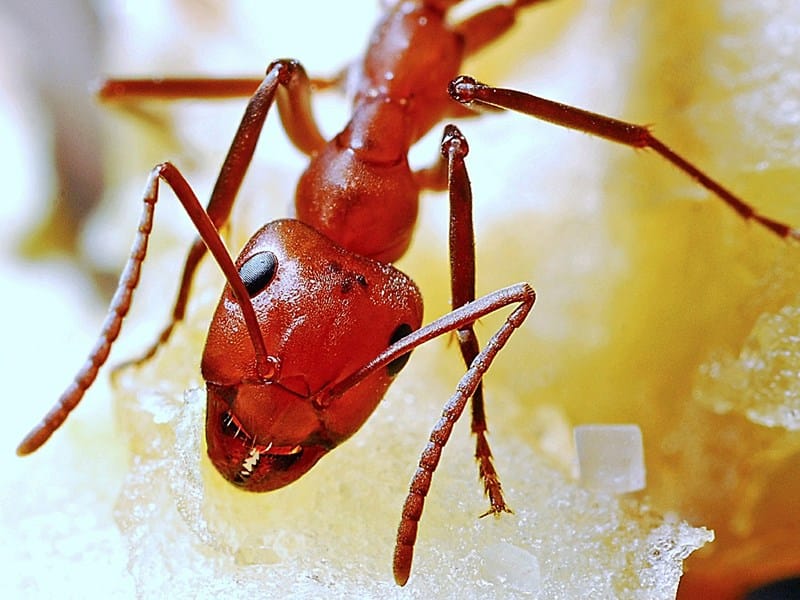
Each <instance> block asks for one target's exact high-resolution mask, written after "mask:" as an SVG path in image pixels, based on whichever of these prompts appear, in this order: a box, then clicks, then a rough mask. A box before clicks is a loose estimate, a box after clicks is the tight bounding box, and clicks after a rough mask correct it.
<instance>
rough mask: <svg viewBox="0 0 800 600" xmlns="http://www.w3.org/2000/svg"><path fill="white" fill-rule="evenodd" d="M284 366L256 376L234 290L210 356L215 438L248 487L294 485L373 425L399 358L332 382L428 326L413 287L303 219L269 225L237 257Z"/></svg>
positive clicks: (225, 463)
mask: <svg viewBox="0 0 800 600" xmlns="http://www.w3.org/2000/svg"><path fill="white" fill-rule="evenodd" d="M236 266H237V269H239V272H240V275H241V276H242V279H243V281H244V282H245V287H246V288H247V290H248V293H249V294H250V295H251V300H252V303H253V307H254V309H255V312H256V315H257V317H258V322H259V327H260V330H261V331H260V332H261V335H262V336H263V338H264V342H265V345H266V347H267V350H268V352H269V354H270V355H271V357H272V360H273V361H274V365H275V373H274V375H273V376H272V377H270V379H269V380H264V378H262V377H259V373H258V372H257V369H256V364H255V353H254V351H253V348H252V343H251V342H250V339H249V335H248V332H247V329H246V327H245V324H244V322H243V320H242V316H241V310H240V308H239V305H238V303H237V302H236V300H235V298H234V297H233V295H232V293H231V291H230V289H229V287H227V286H226V288H225V291H224V292H223V295H222V298H221V299H220V302H219V305H218V306H217V310H216V313H215V314H214V318H213V320H212V322H211V326H210V328H209V332H208V338H207V341H206V347H205V350H204V352H203V360H202V372H203V377H204V379H205V380H206V384H207V385H206V387H207V392H208V407H207V412H206V440H207V443H208V454H209V457H210V458H211V461H212V462H213V463H214V466H215V467H216V468H217V470H219V472H220V473H221V474H222V475H223V476H224V477H225V478H226V479H228V480H229V481H231V482H232V483H234V484H236V485H238V486H240V487H242V488H244V489H248V490H251V491H267V490H272V489H277V488H280V487H283V486H284V485H287V484H289V483H291V482H292V481H294V480H295V479H297V478H298V477H300V476H301V475H303V474H304V473H305V472H306V471H308V470H309V469H310V468H311V467H312V466H314V464H315V463H316V462H317V461H318V460H319V459H320V458H321V457H322V456H323V455H324V454H325V453H326V452H328V451H329V450H331V449H332V448H334V447H335V446H337V445H338V444H340V443H341V442H342V441H344V440H345V439H347V438H348V437H350V436H351V435H352V434H353V433H355V432H356V431H357V430H358V429H359V428H360V427H361V425H362V424H363V423H364V421H366V419H367V418H368V417H369V415H370V414H371V413H372V411H373V410H374V409H375V406H377V404H378V402H379V401H380V399H381V398H382V397H383V395H384V393H385V392H386V390H387V388H388V387H389V385H390V383H391V381H392V379H393V377H394V375H395V374H396V372H397V371H399V367H400V366H402V365H401V364H400V363H401V362H402V361H401V360H400V359H398V360H397V361H395V362H394V363H391V364H389V365H387V367H385V368H382V369H379V370H378V371H376V372H374V373H372V374H371V375H370V376H369V377H367V378H366V379H364V380H362V381H360V382H359V383H357V384H356V385H354V386H353V387H352V388H350V389H348V390H346V391H345V392H344V393H343V394H342V395H340V396H338V397H335V398H330V397H328V396H326V394H325V390H327V389H329V388H330V387H332V386H333V385H335V384H336V383H338V382H339V381H342V380H344V379H345V378H346V377H347V376H348V375H350V374H352V373H354V372H355V371H357V370H358V369H359V368H360V367H361V366H363V365H365V364H366V363H368V362H369V361H370V360H372V359H373V358H375V357H376V356H377V355H378V354H380V352H382V351H383V350H385V349H386V348H387V347H388V346H389V345H390V344H391V343H393V342H394V341H396V340H397V339H398V335H399V336H400V337H402V335H407V333H409V332H410V331H413V330H414V329H417V328H418V327H419V326H420V324H421V321H422V299H421V297H420V294H419V291H418V290H417V287H416V286H415V285H414V283H413V282H412V281H411V280H410V279H409V278H408V277H407V276H406V275H404V274H403V273H401V272H400V271H398V270H397V269H395V268H394V267H392V266H390V265H386V264H382V263H380V262H377V261H374V260H371V259H368V258H364V257H361V256H358V255H354V254H351V253H350V252H348V251H346V250H344V249H343V248H341V247H339V246H337V245H336V244H334V243H333V242H331V241H330V240H329V239H328V238H326V237H325V236H323V235H321V234H319V233H318V232H316V231H315V230H314V229H312V228H310V227H308V226H307V225H304V224H303V223H301V222H299V221H294V220H282V221H275V222H273V223H269V224H267V225H265V226H264V227H263V228H262V229H261V230H259V231H258V232H257V233H256V234H255V235H254V236H253V238H252V239H251V240H250V241H249V242H248V244H247V245H246V246H245V248H244V250H243V251H242V253H241V255H240V256H239V258H238V259H237V261H236Z"/></svg>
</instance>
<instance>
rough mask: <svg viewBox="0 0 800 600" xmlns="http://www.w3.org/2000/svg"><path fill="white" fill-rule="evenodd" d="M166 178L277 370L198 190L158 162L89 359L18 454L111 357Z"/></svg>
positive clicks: (266, 374)
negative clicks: (197, 194) (135, 230)
mask: <svg viewBox="0 0 800 600" xmlns="http://www.w3.org/2000/svg"><path fill="white" fill-rule="evenodd" d="M159 179H163V180H164V181H165V182H166V183H167V184H168V185H169V186H170V187H171V188H172V190H173V192H175V195H176V196H177V198H178V200H179V201H180V202H181V204H182V205H183V207H184V208H185V209H186V212H187V214H188V215H189V218H191V220H192V222H193V223H194V225H195V227H196V228H197V231H198V233H199V235H200V237H201V239H202V241H203V243H205V244H207V245H208V248H209V249H210V250H211V253H212V254H213V255H214V258H215V260H216V261H217V264H218V265H219V266H220V268H221V269H222V271H223V273H224V274H225V278H226V280H227V282H228V284H229V285H230V286H231V288H232V289H233V291H234V294H235V295H236V298H237V300H238V301H239V305H240V307H241V309H242V314H243V317H244V319H245V321H246V322H247V327H248V331H249V333H250V338H251V341H252V343H253V348H254V352H255V355H256V361H257V363H258V369H259V373H260V374H261V376H262V377H263V378H264V379H266V380H268V379H270V378H271V377H272V376H273V375H274V359H272V358H270V357H269V355H268V354H267V351H266V348H265V347H264V340H263V338H262V337H261V333H260V330H259V328H258V320H257V318H256V315H255V311H254V310H253V305H252V304H251V302H250V297H249V295H248V293H247V290H246V289H245V286H244V283H243V282H242V280H241V277H240V276H239V272H238V271H237V269H236V267H235V266H234V264H233V260H232V259H231V257H230V254H228V251H227V249H226V248H225V244H224V243H223V241H222V238H221V237H220V236H219V231H218V228H217V226H216V225H215V224H214V223H213V222H212V220H211V219H210V218H209V215H208V214H207V213H206V211H205V210H204V209H203V207H202V206H201V205H200V202H199V201H198V200H197V197H196V196H195V194H194V192H193V191H192V189H191V187H190V186H189V184H188V183H187V182H186V180H185V179H184V177H183V176H182V175H181V173H180V172H179V171H178V170H177V169H176V168H175V167H174V166H173V165H172V164H170V163H162V164H160V165H158V166H156V167H155V168H154V169H153V170H152V171H151V172H150V177H149V178H148V180H147V185H146V186H145V191H144V194H143V198H142V202H143V204H144V206H143V208H142V216H141V218H140V219H139V226H138V228H137V232H136V237H135V238H134V241H133V246H132V247H131V252H130V256H129V257H128V261H127V263H126V264H125V268H124V270H123V271H122V274H121V275H120V279H119V283H118V284H117V290H116V292H115V293H114V297H113V298H112V300H111V304H110V305H109V307H108V314H107V316H106V319H105V322H104V323H103V326H102V328H101V331H100V335H99V337H98V339H97V343H96V344H95V346H94V348H93V349H92V351H91V353H90V354H89V357H88V359H87V360H86V362H85V363H84V364H83V366H82V367H81V368H80V370H79V371H78V373H77V374H76V375H75V378H74V379H73V381H72V383H71V384H70V385H69V387H68V388H67V389H66V390H65V391H64V393H63V394H62V395H61V397H60V398H59V399H58V401H57V402H56V404H55V405H54V406H53V408H52V409H51V410H50V412H48V413H47V415H45V417H44V418H43V419H42V420H41V421H40V422H39V423H38V424H37V425H36V426H35V427H34V428H33V429H32V430H31V432H30V433H29V434H28V435H27V436H25V439H23V440H22V442H21V443H20V445H19V446H18V447H17V454H18V455H20V456H23V455H26V454H30V453H31V452H34V451H35V450H36V449H38V448H39V447H40V446H41V445H42V444H44V443H45V442H46V441H47V440H48V438H49V437H50V436H51V435H52V434H53V433H54V432H55V431H56V430H57V429H58V428H59V427H60V426H61V425H62V424H63V423H64V421H65V420H66V418H67V417H68V416H69V413H70V412H72V410H73V409H74V408H75V407H76V406H77V405H78V403H79V402H80V401H81V399H82V398H83V396H84V394H85V393H86V390H88V389H89V387H91V385H92V383H94V380H95V379H96V378H97V374H98V372H99V370H100V367H102V366H103V364H105V362H106V360H107V359H108V355H109V352H110V351H111V346H112V345H113V344H114V341H115V340H116V339H117V337H118V336H119V332H120V329H121V327H122V321H123V319H124V318H125V316H126V315H127V314H128V310H129V309H130V306H131V301H132V299H133V292H134V291H135V290H136V286H137V285H138V283H139V275H140V273H141V267H142V263H143V262H144V259H145V257H146V255H147V245H148V242H149V239H150V233H151V232H152V230H153V215H154V213H155V205H156V202H157V201H158V182H159Z"/></svg>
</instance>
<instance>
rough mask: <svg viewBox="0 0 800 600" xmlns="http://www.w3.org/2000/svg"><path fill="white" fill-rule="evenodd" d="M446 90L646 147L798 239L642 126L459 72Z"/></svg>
mask: <svg viewBox="0 0 800 600" xmlns="http://www.w3.org/2000/svg"><path fill="white" fill-rule="evenodd" d="M449 93H450V96H451V97H452V98H453V99H454V100H456V101H458V102H460V103H462V104H465V105H470V104H473V103H474V104H477V105H479V106H481V105H488V106H495V107H500V108H505V109H508V110H514V111H517V112H521V113H524V114H526V115H530V116H532V117H536V118H537V119H541V120H543V121H549V122H550V123H554V124H555V125H560V126H561V127H566V128H568V129H575V130H578V131H583V132H584V133H588V134H590V135H595V136H597V137H601V138H605V139H607V140H611V141H612V142H617V143H619V144H623V145H625V146H629V147H631V148H636V149H639V148H649V149H650V150H653V151H655V152H656V153H657V154H659V155H660V156H662V157H663V158H665V159H666V160H667V161H669V162H670V163H672V164H673V165H674V166H676V167H677V168H678V169H680V170H681V171H683V172H684V173H685V174H686V175H688V176H689V177H691V178H692V179H694V180H695V181H696V182H697V183H699V184H700V185H701V186H703V187H704V188H706V189H707V190H709V191H710V192H711V193H712V194H714V195H715V196H717V197H718V198H719V199H720V200H722V201H723V202H725V204H727V205H728V206H729V207H731V208H732V209H733V210H734V211H736V213H737V214H738V215H739V216H740V217H742V218H743V219H745V220H747V221H754V222H755V223H757V224H758V225H760V226H762V227H764V228H766V229H768V230H769V231H771V232H772V233H774V234H775V235H777V236H778V237H781V238H784V239H792V240H800V229H797V228H793V227H791V226H789V225H787V224H785V223H781V222H779V221H776V220H774V219H770V218H769V217H766V216H764V215H762V214H760V213H758V212H757V211H756V210H755V208H753V207H752V206H750V205H749V204H747V203H746V202H745V201H744V200H742V199H741V198H739V197H738V196H736V195H735V194H734V193H733V192H731V191H729V190H728V189H727V188H725V187H724V186H723V185H722V184H720V183H718V182H717V181H715V180H714V179H712V178H711V177H709V176H708V175H706V174H705V173H704V172H703V171H701V170H700V169H699V168H698V167H696V166H694V164H692V163H691V162H689V161H688V160H686V159H685V158H683V157H682V156H680V155H679V154H676V153H675V152H674V151H673V150H672V149H670V148H669V147H668V146H667V145H666V144H664V143H663V142H662V141H661V140H659V139H658V138H656V137H655V136H654V135H653V134H652V133H650V130H649V129H648V128H647V127H645V126H642V125H635V124H633V123H627V122H625V121H620V120H617V119H613V118H611V117H606V116H604V115H600V114H597V113H592V112H588V111H585V110H582V109H580V108H575V107H574V106H569V105H566V104H561V103H558V102H553V101H552V100H546V99H544V98H540V97H538V96H533V95H530V94H526V93H523V92H518V91H516V90H509V89H503V88H493V87H490V86H488V85H485V84H483V83H479V82H477V81H475V80H474V79H473V78H471V77H467V76H465V75H461V76H459V77H457V78H456V79H454V80H453V81H452V82H450V86H449Z"/></svg>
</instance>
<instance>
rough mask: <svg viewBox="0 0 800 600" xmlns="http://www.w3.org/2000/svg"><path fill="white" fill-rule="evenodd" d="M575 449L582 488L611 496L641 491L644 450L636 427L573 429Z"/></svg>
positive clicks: (603, 426) (583, 426) (581, 427)
mask: <svg viewBox="0 0 800 600" xmlns="http://www.w3.org/2000/svg"><path fill="white" fill-rule="evenodd" d="M575 446H576V448H577V451H578V468H579V473H580V477H579V478H580V481H581V483H582V484H583V485H585V486H587V487H590V488H593V489H596V490H602V491H606V492H614V493H626V492H636V491H639V490H642V489H644V487H645V466H644V448H643V446H642V432H641V430H640V429H639V427H638V426H637V425H580V426H578V427H575Z"/></svg>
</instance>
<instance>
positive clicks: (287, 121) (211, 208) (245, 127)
mask: <svg viewBox="0 0 800 600" xmlns="http://www.w3.org/2000/svg"><path fill="white" fill-rule="evenodd" d="M310 89H311V84H310V81H309V79H308V77H307V75H306V73H305V70H304V69H303V67H302V65H300V63H298V62H296V61H293V60H279V61H275V62H274V63H272V64H271V65H270V66H269V68H268V69H267V73H266V76H265V77H264V79H263V80H262V81H261V84H260V85H259V86H258V89H257V90H256V92H255V94H253V96H252V97H251V98H250V101H249V102H248V104H247V108H246V109H245V112H244V116H243V117H242V120H241V123H240V124H239V128H238V130H237V131H236V135H235V136H234V138H233V142H232V143H231V147H230V149H229V150H228V154H227V156H226V157H225V161H224V162H223V163H222V168H221V169H220V173H219V176H218V177H217V181H216V183H215V185H214V190H213V191H212V193H211V198H210V200H209V202H208V206H207V208H206V212H207V213H208V216H209V218H210V219H211V222H212V223H213V224H214V226H215V227H216V228H217V229H221V228H222V227H223V226H224V225H225V224H226V223H227V221H228V218H229V217H230V214H231V210H232V208H233V203H234V201H235V199H236V196H237V194H238V192H239V188H240V187H241V184H242V181H243V179H244V176H245V174H246V173H247V169H248V167H249V166H250V163H251V161H252V158H253V154H254V152H255V148H256V144H257V142H258V138H259V136H260V135H261V130H262V128H263V126H264V122H265V120H266V118H267V113H268V112H269V109H270V108H271V107H272V104H273V102H276V101H277V103H278V110H279V112H280V117H281V121H282V123H283V125H284V128H285V129H286V132H287V134H288V135H289V137H290V138H291V140H292V141H293V142H294V143H295V145H297V147H298V148H300V149H301V150H303V151H304V152H308V153H310V152H313V151H315V150H317V149H318V148H319V147H321V146H322V145H324V143H325V140H324V138H323V137H322V134H321V133H320V132H319V129H318V128H317V125H316V123H315V121H314V119H313V116H312V114H311V108H310V99H309V98H310ZM205 254H206V245H205V243H204V242H203V241H202V240H201V239H200V238H197V239H196V240H195V241H194V242H193V244H192V246H191V248H190V250H189V253H188V255H187V257H186V262H185V263H184V267H183V273H182V275H181V282H180V287H179V289H178V293H177V296H176V299H175V303H174V305H173V308H172V315H171V317H170V321H169V323H168V324H167V326H166V327H165V328H164V329H163V330H162V332H161V334H160V335H159V337H158V338H157V339H156V341H155V342H154V343H153V345H152V346H151V347H150V348H149V349H148V350H147V351H146V352H145V353H144V354H143V355H142V356H141V357H140V358H138V359H135V360H132V361H129V362H127V363H123V364H122V365H120V366H119V367H117V368H118V369H120V368H124V367H125V366H127V365H130V364H139V363H142V362H144V361H145V360H147V359H149V358H151V357H152V356H153V355H154V354H155V353H156V351H157V350H158V348H159V347H161V345H162V344H164V343H165V342H166V341H167V340H168V339H169V337H170V335H171V333H172V330H173V329H174V327H175V325H176V324H177V323H178V322H180V321H182V320H183V318H184V316H185V314H186V305H187V302H188V299H189V291H190V289H191V285H192V281H193V279H194V275H195V273H196V272H197V267H198V266H199V264H200V261H201V260H202V258H203V257H204V256H205Z"/></svg>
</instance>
